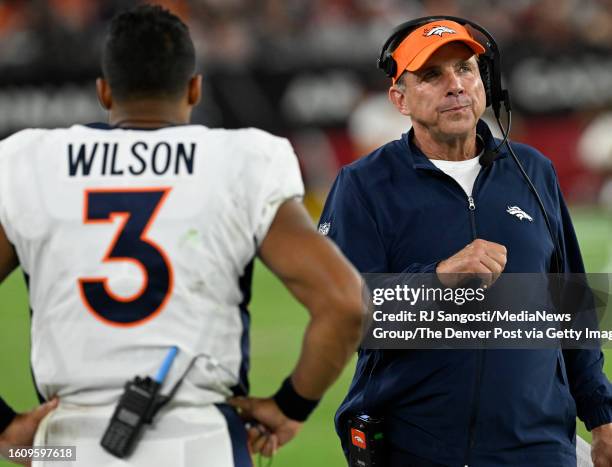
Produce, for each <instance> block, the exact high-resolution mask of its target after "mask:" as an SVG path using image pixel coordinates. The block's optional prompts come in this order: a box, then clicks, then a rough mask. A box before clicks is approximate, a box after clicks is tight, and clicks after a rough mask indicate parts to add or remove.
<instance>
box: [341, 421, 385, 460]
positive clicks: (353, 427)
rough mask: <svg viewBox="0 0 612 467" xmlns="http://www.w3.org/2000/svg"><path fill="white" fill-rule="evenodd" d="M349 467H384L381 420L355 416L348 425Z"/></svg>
mask: <svg viewBox="0 0 612 467" xmlns="http://www.w3.org/2000/svg"><path fill="white" fill-rule="evenodd" d="M348 429H349V431H348V435H349V437H350V439H349V445H348V446H349V466H350V467H385V466H386V465H387V463H386V462H387V459H386V451H385V449H384V441H385V439H384V434H383V420H382V419H381V418H373V417H370V416H368V415H357V416H355V417H353V418H351V419H350V420H349V423H348Z"/></svg>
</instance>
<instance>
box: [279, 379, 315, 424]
mask: <svg viewBox="0 0 612 467" xmlns="http://www.w3.org/2000/svg"><path fill="white" fill-rule="evenodd" d="M273 399H274V402H276V405H278V408H279V409H280V410H281V412H283V413H284V414H285V415H286V416H287V417H289V418H290V419H292V420H296V421H298V422H303V421H305V420H306V419H307V418H308V416H309V415H310V413H311V412H312V411H313V410H314V409H315V407H316V406H317V405H318V404H319V401H318V400H312V399H306V398H305V397H302V396H300V395H299V394H298V393H297V392H296V391H295V388H294V387H293V383H292V382H291V377H288V378H287V379H285V381H283V384H282V386H281V387H280V389H279V390H278V391H276V394H274V397H273Z"/></svg>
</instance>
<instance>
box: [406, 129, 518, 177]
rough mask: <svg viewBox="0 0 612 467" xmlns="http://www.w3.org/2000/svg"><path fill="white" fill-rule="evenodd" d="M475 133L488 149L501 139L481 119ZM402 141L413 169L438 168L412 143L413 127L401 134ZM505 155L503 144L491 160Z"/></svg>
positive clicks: (494, 146) (491, 148) (492, 147)
mask: <svg viewBox="0 0 612 467" xmlns="http://www.w3.org/2000/svg"><path fill="white" fill-rule="evenodd" d="M476 134H477V135H479V136H480V137H481V138H482V140H483V141H484V145H485V148H486V149H488V150H490V151H493V150H494V149H495V148H496V147H497V145H498V144H499V143H500V142H501V140H498V139H497V138H495V137H493V134H492V133H491V130H490V129H489V126H488V125H487V124H486V123H485V121H484V120H482V119H481V120H478V123H477V124H476ZM402 143H403V145H404V147H406V148H407V149H408V157H409V158H410V160H411V162H412V166H413V167H414V168H415V169H429V170H436V171H438V170H439V169H438V168H437V167H436V166H435V165H434V164H433V163H432V162H431V160H429V158H428V157H427V156H426V155H425V154H423V151H421V150H420V149H419V148H418V147H417V145H416V144H414V129H413V128H411V129H410V131H408V132H407V133H404V134H403V135H402ZM507 155H508V154H507V152H506V148H505V145H503V146H502V147H500V148H499V154H498V155H497V157H496V158H495V159H494V160H493V162H495V161H497V160H498V159H502V158H504V157H507Z"/></svg>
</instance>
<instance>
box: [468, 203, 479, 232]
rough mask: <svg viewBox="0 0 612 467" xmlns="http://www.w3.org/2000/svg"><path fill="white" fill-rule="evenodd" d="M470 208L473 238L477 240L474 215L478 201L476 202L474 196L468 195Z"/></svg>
mask: <svg viewBox="0 0 612 467" xmlns="http://www.w3.org/2000/svg"><path fill="white" fill-rule="evenodd" d="M468 210H469V211H470V222H471V224H472V240H476V238H477V237H476V216H475V215H474V211H476V203H474V198H473V197H472V196H468Z"/></svg>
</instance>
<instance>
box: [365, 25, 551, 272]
mask: <svg viewBox="0 0 612 467" xmlns="http://www.w3.org/2000/svg"><path fill="white" fill-rule="evenodd" d="M444 20H446V21H454V22H455V23H459V24H461V25H463V26H469V27H471V28H472V29H475V30H476V31H478V32H479V33H480V34H482V36H483V37H484V38H485V42H484V44H483V43H482V42H481V44H482V45H483V46H484V47H485V52H484V53H483V54H481V55H479V57H478V68H479V70H480V77H481V79H482V83H483V85H484V88H485V94H486V99H487V101H486V106H487V107H489V106H490V107H491V109H492V110H493V113H494V115H495V120H497V124H498V125H499V128H500V130H501V132H502V135H503V138H502V141H501V142H500V143H499V144H498V145H497V147H496V148H495V149H493V150H492V151H486V152H485V154H483V155H482V157H481V160H480V163H481V165H483V167H488V166H490V165H491V164H492V163H493V161H494V160H495V158H496V157H497V155H498V154H499V151H500V149H501V147H502V146H503V145H504V144H505V145H506V147H507V148H508V152H509V153H510V155H511V156H512V159H514V162H515V163H516V165H517V167H518V168H519V171H520V172H521V175H522V176H523V178H524V179H525V182H526V183H527V185H529V189H530V190H531V192H532V193H533V195H534V196H535V198H536V200H537V202H538V205H539V207H540V211H541V212H542V215H543V216H544V222H545V223H546V228H547V229H548V233H549V235H550V238H551V240H552V242H553V245H554V253H553V263H554V267H555V270H554V271H553V272H555V273H560V272H562V271H561V263H560V262H561V253H560V250H559V242H558V241H557V236H556V235H555V233H554V232H553V229H552V227H551V224H550V219H549V218H548V213H547V212H546V208H545V206H544V203H543V202H542V198H541V197H540V194H539V193H538V190H537V189H536V187H535V185H534V184H533V182H532V181H531V179H530V178H529V175H527V172H526V171H525V168H524V167H523V164H521V161H519V159H518V157H517V155H516V153H515V152H514V150H513V149H512V146H511V145H510V142H509V141H508V135H509V134H510V128H511V126H512V105H511V102H510V94H509V92H508V90H507V89H504V87H503V85H502V80H501V56H500V53H499V47H498V45H497V42H495V39H494V38H493V36H492V35H491V33H489V31H487V30H486V29H485V28H483V27H482V26H480V25H479V24H477V23H475V22H473V21H470V20H468V19H465V18H459V17H456V16H445V15H440V16H437V15H436V16H424V17H421V18H416V19H414V20H411V21H406V22H405V23H402V24H400V25H399V26H397V27H396V28H395V29H393V31H392V32H391V35H390V36H389V38H388V39H387V40H386V41H385V43H384V44H383V46H382V49H381V51H380V56H379V57H378V61H377V66H378V68H380V69H381V70H382V71H384V73H385V74H386V75H387V77H389V78H394V77H395V75H396V73H397V63H396V62H395V59H394V58H393V52H394V51H395V49H396V48H397V46H399V45H400V43H401V42H402V41H403V40H404V39H405V38H406V36H408V35H409V34H410V33H411V32H412V31H414V30H415V29H417V28H419V27H421V26H424V25H426V24H428V23H431V22H434V21H444ZM502 104H503V105H504V109H505V110H506V115H507V118H508V124H507V125H506V127H505V128H504V126H503V125H502V123H501V120H500V113H501V106H502Z"/></svg>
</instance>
